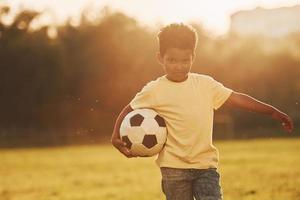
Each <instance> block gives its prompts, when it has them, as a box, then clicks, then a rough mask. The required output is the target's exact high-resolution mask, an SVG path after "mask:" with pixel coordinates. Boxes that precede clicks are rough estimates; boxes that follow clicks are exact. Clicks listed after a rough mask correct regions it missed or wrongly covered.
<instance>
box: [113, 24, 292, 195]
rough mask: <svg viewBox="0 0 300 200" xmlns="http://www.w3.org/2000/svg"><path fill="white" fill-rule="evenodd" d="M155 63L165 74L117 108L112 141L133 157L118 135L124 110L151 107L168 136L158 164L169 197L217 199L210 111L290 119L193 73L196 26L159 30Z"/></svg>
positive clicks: (287, 124)
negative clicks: (228, 108)
mask: <svg viewBox="0 0 300 200" xmlns="http://www.w3.org/2000/svg"><path fill="white" fill-rule="evenodd" d="M158 39H159V52H158V53H157V59H158V62H159V63H160V64H161V65H162V66H163V69H164V71H165V75H164V76H162V77H159V78H157V79H156V80H155V81H151V82H150V83H148V84H147V85H146V86H145V87H144V88H143V89H142V90H141V91H140V92H139V93H138V94H137V95H136V96H135V97H134V99H133V100H132V101H131V102H130V104H129V105H127V106H126V107H125V108H124V109H123V110H122V111H121V113H120V115H119V117H118V118H117V120H116V124H115V127H114V131H113V134H112V144H113V145H114V146H115V147H116V148H117V149H118V150H119V151H120V152H121V153H122V154H124V155H125V156H127V157H128V158H130V157H133V155H132V154H131V152H130V151H129V150H128V149H127V148H126V146H125V143H124V142H122V141H121V140H120V134H119V128H120V124H121V122H122V120H123V118H124V117H125V116H126V114H127V113H129V112H131V111H132V110H134V109H138V108H151V109H154V110H155V111H156V112H158V113H159V114H160V115H161V116H162V117H163V118H164V119H165V121H166V125H167V130H168V136H167V141H166V144H165V147H164V148H163V150H162V151H161V152H160V153H159V155H158V158H157V160H156V163H157V164H158V166H159V167H160V169H161V174H162V190H163V192H164V194H165V195H166V198H167V199H168V200H192V199H194V198H195V199H197V200H220V199H222V192H221V187H220V184H219V177H220V176H219V174H218V172H217V167H218V157H219V155H218V150H217V149H216V148H215V147H214V146H213V144H212V129H213V113H214V110H217V109H218V108H219V107H220V106H221V105H223V104H224V103H225V102H226V104H227V105H231V106H233V107H238V108H242V109H245V110H247V111H253V112H257V113H262V114H266V115H269V116H271V117H272V118H273V119H275V120H278V121H280V122H281V123H282V126H283V128H284V129H285V130H286V131H287V132H291V131H292V129H293V122H292V120H291V118H290V117H289V116H288V115H286V114H285V113H283V112H281V111H279V110H278V109H276V108H274V107H272V106H270V105H268V104H265V103H263V102H260V101H258V100H256V99H254V98H252V97H250V96H248V95H245V94H242V93H238V92H234V91H232V90H231V89H229V88H226V87H224V86H223V85H222V84H221V83H219V82H217V81H215V80H214V79H213V78H211V77H209V76H207V75H201V74H196V73H191V72H190V70H191V66H192V64H193V61H194V58H195V48H196V44H197V34H196V31H195V30H194V29H193V28H192V27H190V26H188V25H185V24H182V23H180V24H177V23H175V24H170V25H168V26H166V27H164V28H163V29H162V30H161V31H160V32H159V34H158Z"/></svg>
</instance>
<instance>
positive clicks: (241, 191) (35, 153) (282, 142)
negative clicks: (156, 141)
mask: <svg viewBox="0 0 300 200" xmlns="http://www.w3.org/2000/svg"><path fill="white" fill-rule="evenodd" d="M216 146H217V147H218V148H219V151H220V160H221V161H220V170H219V171H220V173H221V178H222V179H221V183H222V187H223V193H224V199H225V200H237V199H242V200H299V199H300V187H299V185H300V159H299V158H300V139H296V138H294V139H262V140H244V141H241V140H240V141H218V142H216ZM153 161H154V158H133V159H127V158H125V157H123V156H122V155H120V154H119V153H118V152H117V151H116V150H114V149H113V148H112V147H111V146H110V145H101V146H76V147H59V148H32V149H2V150H0V199H1V200H121V199H124V200H125V199H126V200H158V199H164V196H163V194H162V192H161V190H160V172H159V170H158V168H157V167H156V165H155V164H154V162H153Z"/></svg>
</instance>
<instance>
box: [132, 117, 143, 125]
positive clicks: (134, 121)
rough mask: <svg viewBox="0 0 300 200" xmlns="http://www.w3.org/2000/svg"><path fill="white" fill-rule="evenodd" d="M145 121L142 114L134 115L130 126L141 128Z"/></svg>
mask: <svg viewBox="0 0 300 200" xmlns="http://www.w3.org/2000/svg"><path fill="white" fill-rule="evenodd" d="M143 120H144V117H143V116H142V115H141V114H136V115H133V116H132V117H131V118H130V125H131V126H140V125H141V124H142V122H143Z"/></svg>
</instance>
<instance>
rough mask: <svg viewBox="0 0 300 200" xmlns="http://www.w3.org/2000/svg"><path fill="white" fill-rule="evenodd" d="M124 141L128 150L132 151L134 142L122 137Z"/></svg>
mask: <svg viewBox="0 0 300 200" xmlns="http://www.w3.org/2000/svg"><path fill="white" fill-rule="evenodd" d="M122 141H124V142H125V143H126V147H127V148H128V149H131V146H132V142H131V141H130V140H129V138H128V136H122Z"/></svg>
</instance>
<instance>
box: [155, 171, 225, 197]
mask: <svg viewBox="0 0 300 200" xmlns="http://www.w3.org/2000/svg"><path fill="white" fill-rule="evenodd" d="M160 171H161V174H162V190H163V192H164V194H165V195H166V199H167V200H193V199H194V198H195V199H196V200H222V191H221V186H220V183H219V180H220V175H219V173H218V172H217V170H216V169H214V168H210V169H176V168H167V167H162V168H160Z"/></svg>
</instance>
